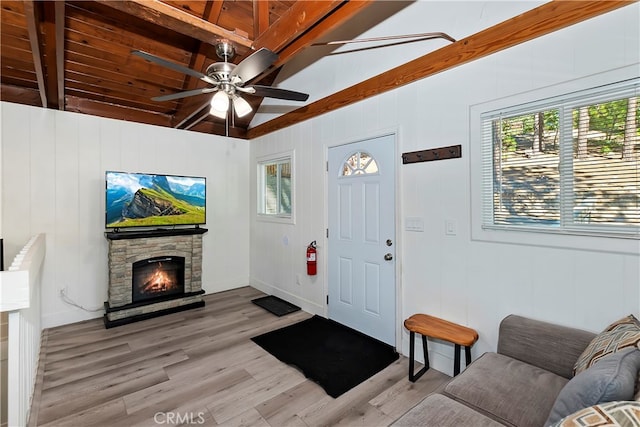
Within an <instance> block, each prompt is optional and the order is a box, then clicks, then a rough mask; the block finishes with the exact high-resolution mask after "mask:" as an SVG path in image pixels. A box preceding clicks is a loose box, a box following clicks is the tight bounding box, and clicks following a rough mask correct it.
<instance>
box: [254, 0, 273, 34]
mask: <svg viewBox="0 0 640 427" xmlns="http://www.w3.org/2000/svg"><path fill="white" fill-rule="evenodd" d="M267 28H269V2H268V1H264V0H253V34H254V37H253V38H254V39H257V38H258V37H259V36H260V35H261V34H262V33H264V32H265V31H266V30H267Z"/></svg>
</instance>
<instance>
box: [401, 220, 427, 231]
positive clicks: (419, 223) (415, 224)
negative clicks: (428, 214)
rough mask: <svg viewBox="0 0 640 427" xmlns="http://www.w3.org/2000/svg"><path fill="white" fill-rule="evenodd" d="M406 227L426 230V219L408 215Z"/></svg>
mask: <svg viewBox="0 0 640 427" xmlns="http://www.w3.org/2000/svg"><path fill="white" fill-rule="evenodd" d="M404 229H405V230H406V231H419V232H423V231H424V219H422V218H420V217H406V218H405V219H404Z"/></svg>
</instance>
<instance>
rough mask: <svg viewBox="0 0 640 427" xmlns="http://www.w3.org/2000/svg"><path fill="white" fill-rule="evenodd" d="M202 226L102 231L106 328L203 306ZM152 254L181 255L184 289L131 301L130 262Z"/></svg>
mask: <svg viewBox="0 0 640 427" xmlns="http://www.w3.org/2000/svg"><path fill="white" fill-rule="evenodd" d="M206 231H207V230H206V229H204V228H190V229H176V230H153V231H141V232H111V233H105V234H106V237H107V239H108V240H109V293H108V301H106V302H105V316H104V322H105V326H106V327H107V328H109V327H113V326H119V325H123V324H126V323H130V322H134V321H138V320H144V319H148V318H151V317H155V316H159V315H163V314H168V313H173V312H176V311H182V310H187V309H190V308H196V307H202V306H204V301H203V299H202V295H203V294H204V291H203V290H202V235H203V234H204V233H205V232H206ZM155 257H183V258H184V292H183V293H181V294H178V295H175V294H172V295H168V296H166V297H164V298H162V297H161V298H156V299H153V300H149V301H141V302H135V303H134V302H133V292H132V287H133V264H134V263H136V262H138V261H143V260H146V259H150V258H155Z"/></svg>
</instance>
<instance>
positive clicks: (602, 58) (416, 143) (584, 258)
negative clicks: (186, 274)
mask: <svg viewBox="0 0 640 427" xmlns="http://www.w3.org/2000/svg"><path fill="white" fill-rule="evenodd" d="M483 4H484V3H483ZM522 4H523V3H522V2H494V3H486V4H484V6H481V5H480V6H479V4H478V2H467V3H465V2H439V3H437V8H435V9H434V8H433V5H434V2H417V3H414V4H412V5H411V6H409V7H407V8H406V9H404V10H403V11H402V12H400V15H399V16H396V17H394V18H392V19H393V20H394V21H395V22H404V21H403V18H406V19H407V20H408V22H413V21H414V18H415V17H417V16H420V17H423V16H424V17H427V16H428V17H429V19H431V20H433V19H437V16H438V15H439V14H443V16H449V15H450V12H452V11H451V8H454V9H455V12H456V13H455V16H457V19H458V21H456V22H457V23H458V24H462V23H465V22H467V23H473V19H480V20H489V21H492V22H493V20H495V19H496V18H500V19H499V20H503V19H507V18H508V17H509V16H510V15H509V14H510V13H511V11H512V9H513V8H514V7H515V8H518V7H523V6H522ZM467 6H468V7H467ZM529 7H531V4H529V5H527V7H526V8H529ZM639 11H640V7H639V6H638V4H635V5H631V6H626V7H624V8H622V9H620V10H617V11H614V12H611V13H609V14H607V15H604V16H601V17H598V18H594V19H591V20H588V21H585V22H583V23H580V24H577V25H574V26H572V27H569V28H567V29H564V30H561V31H559V32H556V33H553V34H550V35H547V36H545V37H542V38H539V39H537V40H533V41H531V42H528V43H525V44H523V45H519V46H516V47H513V48H510V49H507V50H505V51H503V52H500V53H497V54H494V55H492V56H490V57H487V58H484V59H482V60H479V61H476V62H473V63H470V64H466V65H463V66H460V67H458V68H456V69H453V70H449V71H446V72H444V73H441V74H438V75H435V76H432V77H429V78H426V79H424V80H421V81H419V82H416V83H413V84H411V85H409V86H405V87H402V88H399V89H396V90H394V91H392V92H388V93H384V94H382V95H379V96H377V97H374V98H370V99H367V100H365V101H362V102H359V103H357V104H354V105H352V106H349V107H345V108H342V109H340V110H337V111H334V112H331V113H328V114H325V115H323V116H320V117H318V118H315V119H313V120H310V121H307V122H304V123H301V124H298V125H296V126H293V127H290V128H287V129H283V130H281V131H279V132H276V133H274V134H271V135H267V136H265V137H262V138H260V139H258V140H255V141H252V143H251V159H252V162H253V164H252V168H253V169H252V176H251V180H252V181H253V182H255V172H254V170H255V159H256V157H260V156H264V155H268V154H270V153H276V152H282V151H286V150H291V149H294V150H295V151H296V158H297V164H296V171H297V177H296V179H295V182H296V200H297V206H296V208H295V209H296V218H297V223H296V224H295V225H293V226H292V225H288V226H285V225H279V224H271V223H265V222H260V221H258V220H257V219H256V215H255V202H253V201H252V204H251V209H252V213H251V242H252V245H251V282H252V283H254V284H255V285H256V286H259V287H260V286H261V287H262V288H263V289H270V290H272V291H273V292H274V293H276V294H283V295H288V296H289V297H290V298H291V299H293V300H298V301H299V302H300V301H302V302H303V303H304V304H306V306H307V307H313V308H315V309H316V312H318V313H323V312H324V308H325V306H324V298H325V294H324V292H325V290H326V288H327V284H326V276H325V273H326V271H325V269H326V264H325V261H326V254H325V252H324V250H325V247H324V246H325V244H326V239H325V238H324V230H325V228H326V200H325V198H326V196H325V194H326V174H325V172H324V162H325V159H326V153H327V147H328V146H331V145H336V144H340V143H344V142H350V141H357V140H360V139H363V138H366V137H370V136H373V135H376V134H378V135H379V134H383V133H386V132H388V131H394V132H397V141H398V147H397V152H398V153H402V152H409V151H415V150H422V149H427V148H435V147H440V146H448V145H456V144H461V145H462V153H463V156H462V158H461V159H453V160H444V161H437V162H428V163H418V164H410V165H401V160H400V158H399V156H398V159H397V160H398V165H399V168H398V169H399V175H398V181H399V193H398V196H399V197H398V199H399V204H398V206H397V207H396V209H397V213H398V215H397V218H399V220H400V221H401V222H400V223H399V224H398V227H399V231H400V232H399V233H398V240H399V241H398V243H399V245H400V250H401V257H400V258H397V259H398V269H399V277H400V282H399V283H398V285H399V286H400V291H399V292H400V298H401V301H402V303H401V312H400V315H399V319H398V324H399V325H400V324H401V321H402V319H404V318H406V317H408V316H410V315H411V314H413V313H416V312H426V313H430V314H433V315H437V316H442V317H444V318H447V319H449V320H452V321H455V322H459V323H462V324H465V325H469V326H471V327H474V328H476V329H477V330H478V331H479V335H480V340H479V342H478V343H477V344H476V345H475V346H474V348H473V355H474V357H477V356H478V355H480V354H482V353H483V352H485V351H491V350H495V348H496V344H497V332H498V324H499V321H500V320H501V319H502V318H503V317H504V316H505V315H507V314H509V313H518V314H521V315H525V316H531V317H534V318H538V319H543V320H547V321H552V322H558V323H561V324H565V325H570V326H576V327H581V328H584V329H589V330H593V331H598V330H601V329H602V328H604V327H605V326H606V325H607V324H608V323H610V322H612V321H614V320H617V319H618V318H620V317H622V316H625V315H628V314H629V313H634V314H636V315H638V314H639V312H640V244H638V251H637V252H636V253H626V254H620V253H615V252H607V251H606V250H602V251H585V250H578V249H572V248H571V247H570V246H568V247H566V248H550V247H541V246H537V245H534V241H533V240H532V239H530V238H528V237H527V236H526V235H525V236H523V237H522V240H521V241H519V242H518V243H517V244H500V243H489V242H481V241H476V240H472V238H471V222H472V217H471V194H472V191H474V188H476V189H477V187H475V185H476V183H475V182H472V180H471V175H470V167H471V163H470V155H469V153H470V152H471V151H472V150H473V149H474V148H477V147H472V146H471V145H470V140H472V139H473V138H474V133H475V134H477V131H478V130H476V129H470V126H469V121H470V110H471V107H472V106H474V105H476V104H480V103H484V102H488V101H491V100H495V99H499V98H503V97H510V96H513V95H515V94H522V93H524V92H529V91H533V90H538V89H541V88H548V87H550V86H554V85H559V84H561V83H565V82H567V81H573V80H577V79H584V78H585V77H589V76H593V75H609V74H610V73H612V74H617V75H620V73H617V72H612V70H620V69H622V70H624V73H622V74H626V75H627V76H628V77H634V74H635V76H636V77H637V76H638V74H639V70H640V45H639V35H638V28H639V24H640V22H639V21H640V18H639V17H640V13H639ZM501 13H504V16H500V14H501ZM403 14H406V16H405V15H403ZM487 14H491V15H492V16H491V17H489V16H487ZM441 22H444V20H442V21H441ZM496 22H497V21H496ZM398 28H400V27H396V31H395V32H397V29H398ZM456 28H458V29H460V28H462V26H456ZM401 29H402V31H400V32H404V28H401ZM428 30H433V31H435V30H438V31H448V28H442V27H440V26H438V27H437V28H428V29H427V28H423V31H428ZM387 32H389V31H387ZM378 35H381V34H378ZM464 35H468V34H464ZM454 36H457V34H454ZM394 49H412V47H411V45H409V46H407V47H404V48H402V47H394V48H389V49H388V50H384V51H379V54H378V55H377V56H376V57H375V61H376V64H375V66H376V67H380V66H381V64H387V62H388V65H389V66H388V67H386V68H391V66H393V65H396V64H394V63H393V61H394V58H393V56H394ZM385 55H387V56H388V58H387V57H386V56H385ZM340 56H341V61H344V62H345V63H344V64H342V67H346V68H347V69H349V70H351V69H355V68H358V69H363V68H366V67H368V63H367V62H366V60H363V61H359V62H357V63H346V61H347V59H346V58H348V56H347V55H340ZM369 60H373V59H372V58H370V59H369ZM343 69H344V68H340V67H333V68H331V67H329V68H327V67H324V66H322V65H319V66H318V68H315V69H314V67H311V68H309V69H307V70H304V71H302V72H300V73H299V74H297V75H295V76H294V77H292V80H291V79H290V81H291V82H294V81H298V82H304V81H320V80H322V81H326V82H328V84H329V85H331V84H332V82H333V81H335V80H339V79H337V78H336V77H335V76H334V75H332V73H340V72H341V70H343ZM290 86H291V85H287V87H290ZM292 88H293V89H296V90H304V88H303V87H302V86H299V87H292ZM334 89H335V88H333V87H327V88H326V91H327V92H328V93H330V92H332V91H333V90H334ZM252 188H253V187H252ZM253 199H255V190H252V200H253ZM407 217H418V218H421V219H423V220H424V232H413V231H405V230H404V229H403V223H402V221H403V220H404V219H405V218H407ZM446 221H453V222H454V223H455V225H456V229H457V230H456V235H454V236H451V235H446V234H445V222H446ZM284 235H286V236H288V240H289V247H284V246H283V244H282V237H283V236H284ZM314 239H316V240H318V243H319V246H320V247H319V275H318V276H317V277H316V278H314V279H310V278H308V277H307V276H305V275H304V265H305V264H304V258H303V254H304V247H305V246H306V244H307V243H308V241H310V240H314ZM603 247H606V245H603ZM296 274H303V276H302V278H303V280H302V282H301V284H300V285H297V284H296V280H295V278H296V277H295V275H296ZM399 330H402V329H401V327H400V326H399ZM400 338H401V340H400V341H401V343H400V344H401V347H402V350H403V352H404V354H407V353H408V334H407V333H406V332H404V331H403V332H402V334H401V337H400ZM430 348H431V350H432V352H433V355H432V359H431V360H432V364H433V366H435V367H436V368H437V369H439V370H442V371H443V372H449V373H451V371H452V360H451V359H452V357H453V350H452V348H451V347H450V346H446V345H444V344H440V345H438V344H435V345H432V346H431V347H430Z"/></svg>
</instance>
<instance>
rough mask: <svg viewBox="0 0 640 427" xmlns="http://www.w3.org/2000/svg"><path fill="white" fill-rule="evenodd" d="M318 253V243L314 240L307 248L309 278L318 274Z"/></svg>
mask: <svg viewBox="0 0 640 427" xmlns="http://www.w3.org/2000/svg"><path fill="white" fill-rule="evenodd" d="M316 253H317V251H316V241H315V240H314V241H313V242H311V243H309V246H307V274H308V275H309V276H315V275H316V274H318V266H317V258H316Z"/></svg>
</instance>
